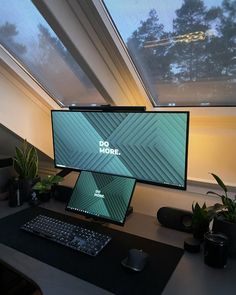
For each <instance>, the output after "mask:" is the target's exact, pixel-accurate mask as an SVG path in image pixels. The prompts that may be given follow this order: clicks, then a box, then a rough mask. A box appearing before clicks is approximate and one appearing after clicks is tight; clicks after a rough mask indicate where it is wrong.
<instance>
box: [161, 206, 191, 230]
mask: <svg viewBox="0 0 236 295" xmlns="http://www.w3.org/2000/svg"><path fill="white" fill-rule="evenodd" d="M192 216H193V214H192V212H191V211H187V210H181V209H178V208H172V207H162V208H160V209H159V210H158V211H157V220H158V221H159V222H160V224H161V225H163V226H165V227H168V228H172V229H175V230H179V231H183V232H187V233H191V232H192Z"/></svg>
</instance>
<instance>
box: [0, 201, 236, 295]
mask: <svg viewBox="0 0 236 295" xmlns="http://www.w3.org/2000/svg"><path fill="white" fill-rule="evenodd" d="M26 207H27V205H24V206H22V207H19V208H9V207H8V204H7V202H1V203H0V217H4V216H7V215H9V214H13V213H15V212H17V211H19V210H22V209H24V208H26ZM42 207H44V208H47V209H50V210H54V211H58V212H62V213H64V212H65V211H64V208H65V204H63V203H60V202H56V201H50V202H48V203H45V204H43V205H42ZM68 214H69V215H72V216H76V215H75V214H73V213H68ZM110 227H112V228H115V229H118V230H123V231H125V232H128V233H132V234H135V235H139V236H142V237H145V238H149V239H152V240H156V241H159V242H163V243H166V244H170V245H174V246H177V247H182V246H183V241H184V239H185V238H186V237H187V236H188V234H186V233H181V232H177V231H174V230H171V229H166V228H163V227H161V226H160V225H159V224H158V222H157V220H156V219H155V218H154V217H151V216H146V215H143V214H138V213H133V214H132V215H131V216H130V217H128V219H127V221H126V225H125V226H124V227H119V226H115V225H110ZM104 250H105V249H104ZM0 259H1V260H3V261H5V262H6V263H8V264H9V265H11V266H12V267H13V268H15V269H17V270H18V271H20V272H21V273H23V274H25V275H26V276H27V277H29V278H30V279H32V280H33V281H34V282H35V283H36V284H38V286H39V287H40V288H41V290H42V292H43V294H44V295H58V294H61V295H64V294H65V295H74V294H76V295H78V294H86V295H88V294H93V295H94V294H104V295H105V294H111V293H109V292H108V291H106V290H103V289H101V288H99V287H97V286H94V285H92V284H90V283H88V282H85V281H83V280H81V279H78V278H76V277H74V276H72V275H70V274H67V273H65V272H63V271H60V270H58V269H56V268H54V267H52V266H49V265H47V264H45V263H42V262H40V261H38V260H36V259H34V258H32V257H29V256H27V255H25V254H23V253H20V252H18V251H16V250H14V249H11V248H9V247H7V246H5V245H3V244H0ZM235 273H236V260H229V262H228V266H227V268H226V269H212V268H210V267H208V266H207V265H205V264H204V263H203V254H202V253H199V254H189V253H185V254H184V255H183V257H182V258H181V260H180V263H179V264H178V266H177V268H176V270H175V271H174V273H173V275H172V277H171V278H170V280H169V282H168V284H167V286H166V288H165V290H164V292H163V295H172V294H193V295H195V294H196V295H199V294H201V295H204V294H209V293H210V294H214V295H218V294H219V295H221V294H234V293H235V289H236V283H235ZM157 279H158V276H157Z"/></svg>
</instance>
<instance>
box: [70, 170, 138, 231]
mask: <svg viewBox="0 0 236 295" xmlns="http://www.w3.org/2000/svg"><path fill="white" fill-rule="evenodd" d="M83 172H88V173H91V174H100V175H101V174H102V175H112V176H114V177H121V178H126V179H132V180H134V184H133V189H132V192H131V194H130V198H129V203H128V205H127V209H126V212H125V216H124V219H123V221H122V222H119V221H117V220H113V219H109V218H106V217H103V216H98V215H95V214H90V213H88V212H83V211H80V210H76V209H73V208H70V207H68V205H69V203H70V200H71V197H72V195H73V192H74V189H75V187H76V185H77V183H78V181H79V178H80V176H81V174H82V173H83ZM136 183H137V181H136V179H135V178H133V177H126V176H120V175H113V174H108V173H99V172H93V171H86V170H82V171H81V172H80V174H79V175H78V177H77V179H76V182H75V185H74V188H73V191H72V194H71V196H70V198H69V200H68V202H67V205H66V208H65V210H66V211H70V212H73V213H77V214H79V215H82V216H85V217H90V218H92V219H94V220H96V219H97V220H99V221H104V222H109V223H112V224H116V225H120V226H124V224H125V221H126V218H127V213H128V211H129V207H130V203H131V200H132V197H133V194H134V190H135V186H136Z"/></svg>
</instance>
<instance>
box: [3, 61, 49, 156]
mask: <svg viewBox="0 0 236 295" xmlns="http://www.w3.org/2000/svg"><path fill="white" fill-rule="evenodd" d="M0 89H1V91H0V103H1V107H0V124H2V125H4V126H5V127H6V128H8V129H9V130H11V131H12V132H14V133H16V134H17V135H18V136H20V137H21V138H26V139H27V140H28V142H30V143H31V144H33V145H34V146H36V147H37V148H38V149H39V150H41V151H42V152H43V153H45V154H47V155H48V156H50V157H52V156H53V149H52V137H51V120H50V109H49V108H48V107H46V106H44V105H43V104H42V103H40V102H39V100H38V99H37V96H36V95H35V94H34V93H33V92H32V91H31V90H30V89H29V88H27V87H26V86H25V85H24V84H23V83H22V82H21V81H19V80H18V79H17V78H16V77H15V76H14V75H13V74H12V73H11V71H9V70H7V69H6V68H5V67H4V66H3V64H1V63H0ZM1 140H3V138H0V141H1Z"/></svg>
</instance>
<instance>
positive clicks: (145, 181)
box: [51, 110, 190, 191]
mask: <svg viewBox="0 0 236 295" xmlns="http://www.w3.org/2000/svg"><path fill="white" fill-rule="evenodd" d="M54 112H55V113H56V112H74V113H77V112H79V113H91V112H92V113H93V112H97V111H88V110H79V111H75V110H51V124H52V130H51V132H52V140H53V156H54V167H55V168H58V169H70V170H72V171H78V172H81V171H88V172H95V173H102V174H108V175H116V176H121V177H127V178H134V177H132V176H126V175H120V174H111V173H106V172H103V171H95V170H86V169H79V168H75V167H70V166H66V167H62V166H61V165H57V164H56V160H55V144H54V135H53V119H52V113H54ZM104 113H136V114H137V113H140V114H142V113H158V114H161V113H163V114H170V113H171V114H186V115H187V121H186V125H187V126H186V127H187V128H186V145H185V150H186V153H185V175H184V185H183V186H178V185H172V184H165V183H161V182H155V181H148V180H143V179H138V178H136V181H137V182H140V183H146V184H150V185H156V186H159V187H166V188H172V189H178V190H182V191H185V190H186V189H187V171H188V146H189V121H190V120H189V117H190V112H189V111H157V112H155V111H145V112H143V111H125V110H124V111H118V112H117V111H114V112H113V111H109V112H107V111H106V112H104Z"/></svg>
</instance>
